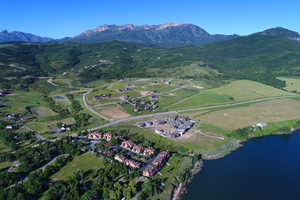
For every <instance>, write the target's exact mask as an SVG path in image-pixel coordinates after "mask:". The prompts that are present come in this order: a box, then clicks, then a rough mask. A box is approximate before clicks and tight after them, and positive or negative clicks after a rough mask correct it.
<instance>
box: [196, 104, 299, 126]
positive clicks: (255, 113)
mask: <svg viewBox="0 0 300 200" xmlns="http://www.w3.org/2000/svg"><path fill="white" fill-rule="evenodd" d="M299 106H300V102H299V101H296V100H292V99H281V100H273V101H267V102H262V103H256V104H251V105H249V106H244V107H237V108H229V109H224V110H219V111H213V112H209V113H207V114H203V115H200V116H199V117H198V118H196V119H197V120H200V121H202V122H204V123H207V124H212V125H215V126H217V127H221V128H224V129H227V130H235V129H238V128H243V127H247V126H251V125H255V124H257V123H259V122H280V121H285V120H294V119H299V118H300V111H299V109H298V108H299Z"/></svg>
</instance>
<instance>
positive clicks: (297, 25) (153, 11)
mask: <svg viewBox="0 0 300 200" xmlns="http://www.w3.org/2000/svg"><path fill="white" fill-rule="evenodd" d="M299 19H300V3H299V0H206V1H203V0H1V4H0V30H4V29H7V30H9V31H10V30H19V31H24V32H29V33H34V34H37V35H41V36H49V37H53V38H61V37H65V36H74V35H77V34H79V33H80V32H83V31H85V30H87V29H91V28H94V27H96V26H99V25H102V24H137V25H141V24H159V23H164V22H182V23H192V24H196V25H198V26H200V27H202V28H204V29H205V30H207V31H208V32H209V33H224V34H233V33H236V34H240V35H246V34H250V33H253V32H257V31H261V30H264V29H267V28H271V27H277V26H282V27H286V28H289V29H292V30H295V31H298V32H300V21H299Z"/></svg>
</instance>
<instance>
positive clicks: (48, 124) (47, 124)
mask: <svg viewBox="0 0 300 200" xmlns="http://www.w3.org/2000/svg"><path fill="white" fill-rule="evenodd" d="M59 122H61V123H65V124H74V123H75V120H74V118H72V117H69V118H65V119H60V120H51V121H32V122H28V123H27V124H26V125H27V126H29V127H30V128H31V129H33V130H35V131H38V132H41V133H44V132H48V131H51V129H53V128H56V127H57V123H59Z"/></svg>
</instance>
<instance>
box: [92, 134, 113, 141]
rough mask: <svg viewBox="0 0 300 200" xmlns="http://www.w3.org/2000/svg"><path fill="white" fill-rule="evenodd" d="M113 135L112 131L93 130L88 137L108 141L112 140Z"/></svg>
mask: <svg viewBox="0 0 300 200" xmlns="http://www.w3.org/2000/svg"><path fill="white" fill-rule="evenodd" d="M112 137H113V135H112V133H111V132H108V133H98V132H91V133H89V134H88V135H87V138H88V139H89V140H100V139H103V140H106V141H108V142H109V141H110V140H111V139H112Z"/></svg>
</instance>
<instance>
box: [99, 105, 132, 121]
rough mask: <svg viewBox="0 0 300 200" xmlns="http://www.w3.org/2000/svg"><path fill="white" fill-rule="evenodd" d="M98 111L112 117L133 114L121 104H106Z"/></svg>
mask: <svg viewBox="0 0 300 200" xmlns="http://www.w3.org/2000/svg"><path fill="white" fill-rule="evenodd" d="M97 111H98V112H100V113H101V114H102V115H104V116H106V117H108V118H110V119H123V118H127V117H130V116H131V115H130V114H128V113H127V112H125V111H124V110H123V108H122V107H121V106H118V105H115V106H106V107H103V108H101V109H100V110H97Z"/></svg>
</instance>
